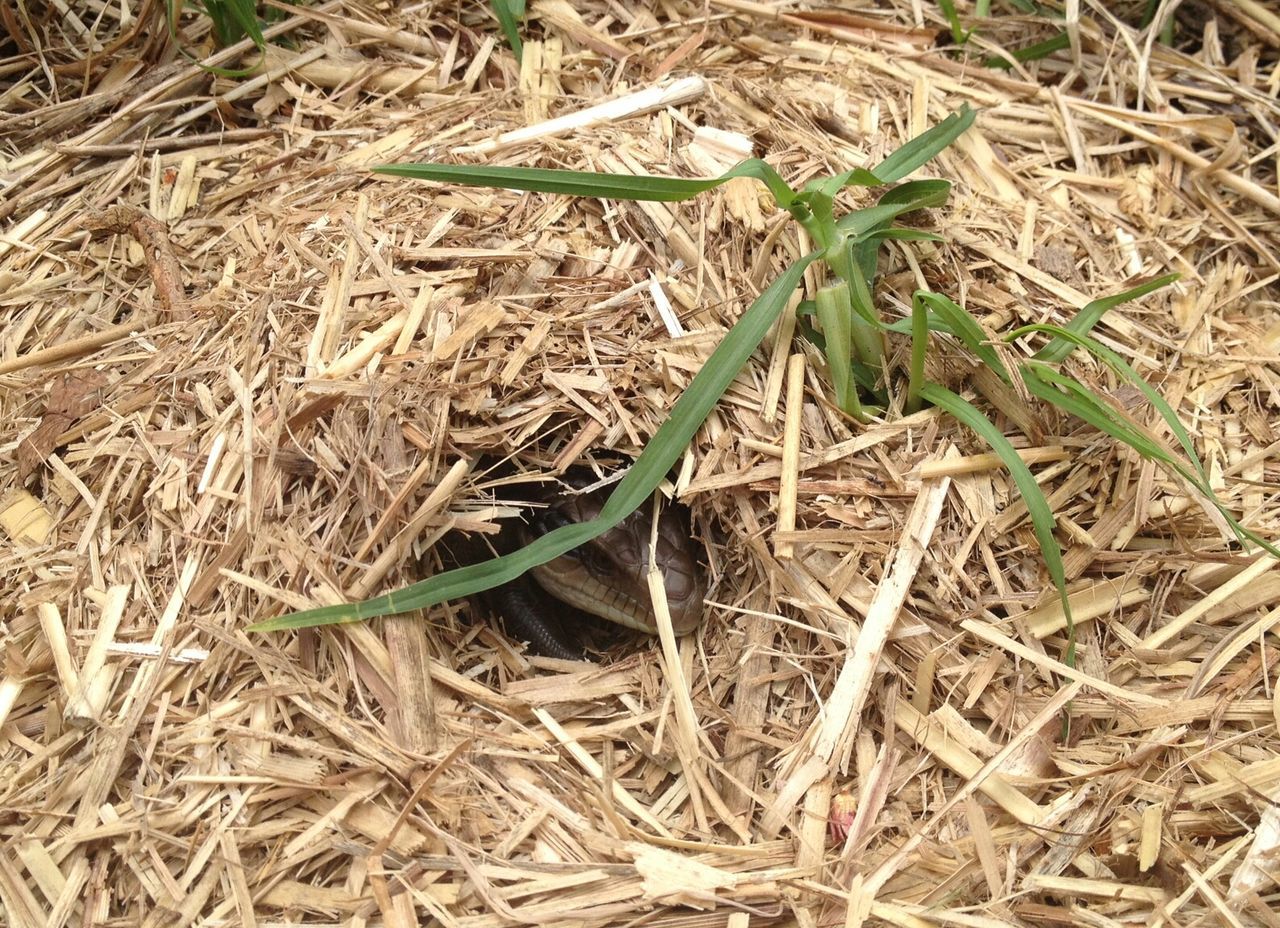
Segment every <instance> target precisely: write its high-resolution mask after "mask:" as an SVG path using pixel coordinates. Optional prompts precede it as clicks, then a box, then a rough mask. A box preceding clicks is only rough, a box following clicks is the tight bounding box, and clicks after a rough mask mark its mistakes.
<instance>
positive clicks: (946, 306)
mask: <svg viewBox="0 0 1280 928" xmlns="http://www.w3.org/2000/svg"><path fill="white" fill-rule="evenodd" d="M917 302H919V303H923V304H924V305H925V306H927V307H928V308H929V309H930V310H932V312H933V314H934V315H935V316H936V317H937V318H938V319H941V320H942V321H943V322H944V323H945V324H946V326H947V328H948V329H950V330H951V332H952V333H953V334H954V335H955V336H956V338H958V339H960V340H961V341H962V342H964V344H965V347H967V348H968V349H969V350H970V351H972V352H973V353H974V354H976V355H977V356H978V359H979V360H981V361H982V363H983V364H985V365H987V367H989V368H991V369H992V370H993V371H995V373H996V374H997V375H999V377H1000V379H1001V380H1003V381H1004V382H1005V383H1012V379H1011V378H1010V377H1009V370H1008V368H1006V367H1005V366H1004V362H1003V361H1001V360H1000V355H998V354H997V353H996V350H995V349H994V348H992V347H991V345H990V339H989V336H988V335H987V333H986V330H984V329H983V328H982V326H980V325H978V320H977V319H974V318H973V316H972V315H970V313H969V312H968V311H967V310H965V309H964V308H962V307H961V306H959V305H958V304H956V303H955V302H954V301H952V300H951V299H949V298H947V297H945V296H943V295H942V294H941V293H934V292H933V291H931V290H917V291H916V292H915V294H914V295H913V296H912V297H911V303H912V305H913V306H914V305H915V304H916V303H917Z"/></svg>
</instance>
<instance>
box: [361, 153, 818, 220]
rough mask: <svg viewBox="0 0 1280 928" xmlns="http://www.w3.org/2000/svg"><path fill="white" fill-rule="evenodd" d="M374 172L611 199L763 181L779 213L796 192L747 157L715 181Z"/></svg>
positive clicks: (507, 170) (508, 170)
mask: <svg viewBox="0 0 1280 928" xmlns="http://www.w3.org/2000/svg"><path fill="white" fill-rule="evenodd" d="M373 170H374V172H375V173H378V174H393V175H396V176H399V177H412V178H414V179H416V180H433V181H439V182H441V183H447V184H462V185H465V186H468V187H505V188H507V189H511V190H528V191H533V192H536V193H563V194H569V195H570V196H579V197H607V198H611V199H615V200H657V201H662V202H673V201H677V200H688V199H692V198H693V197H696V196H697V195H698V194H700V193H703V192H704V191H707V190H711V189H713V188H715V187H719V186H720V185H721V184H726V183H728V182H729V181H730V180H732V179H733V178H735V177H754V178H755V179H756V180H760V181H763V182H764V184H765V186H767V187H768V188H769V192H770V193H771V194H772V195H773V198H774V200H776V201H777V203H778V205H779V206H781V207H782V208H784V209H787V208H789V207H790V206H791V205H792V203H794V201H795V198H796V193H795V191H794V190H792V189H791V187H789V186H788V185H787V183H786V181H784V180H783V179H782V177H781V175H779V174H778V172H777V171H775V170H774V169H773V168H771V167H770V166H769V165H768V164H766V163H765V162H764V161H761V160H760V159H759V158H751V159H749V160H747V161H743V162H742V163H740V164H737V165H735V166H734V167H732V168H730V169H729V170H728V171H726V172H725V173H724V174H721V175H720V176H719V177H711V178H706V177H702V178H685V177H659V176H656V175H651V174H639V175H635V174H597V173H593V172H591V171H566V170H563V169H560V168H515V167H504V166H502V165H483V164H437V163H434V162H422V163H419V164H389V165H383V166H381V167H376V168H374V169H373Z"/></svg>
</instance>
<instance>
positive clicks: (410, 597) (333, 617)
mask: <svg viewBox="0 0 1280 928" xmlns="http://www.w3.org/2000/svg"><path fill="white" fill-rule="evenodd" d="M819 256H820V252H814V253H813V254H810V255H807V256H805V257H804V258H801V259H800V260H799V261H797V262H796V263H795V264H793V265H792V266H791V267H789V268H787V270H786V271H784V272H783V273H782V274H781V275H780V276H779V277H778V278H777V280H775V281H774V282H773V283H772V284H771V285H770V286H769V289H767V290H765V292H764V293H762V294H760V297H759V298H758V299H757V300H756V301H755V302H754V303H752V304H751V306H750V307H749V308H748V309H747V311H746V312H745V313H743V314H742V318H741V319H739V320H738V322H737V323H736V324H735V325H734V326H733V328H732V329H730V330H729V332H728V333H727V334H726V335H725V337H724V339H723V340H722V341H721V342H720V344H719V345H718V346H716V350H715V351H714V352H712V354H711V357H710V358H708V359H707V363H706V364H704V365H703V366H702V370H700V371H698V373H697V374H696V375H695V376H694V378H693V380H692V381H691V382H690V384H689V386H688V388H686V389H685V391H684V392H683V393H682V394H681V395H680V397H679V399H677V400H676V402H675V405H674V406H673V407H672V409H671V415H670V416H668V417H667V421H666V422H664V423H662V425H661V426H660V427H659V428H658V430H657V432H655V433H654V435H653V438H652V439H650V441H649V444H648V445H647V446H646V447H645V449H644V451H643V452H642V453H641V455H640V456H639V457H638V458H636V460H635V463H634V464H632V465H631V468H630V470H628V471H627V475H626V476H625V477H623V478H622V480H620V481H618V484H617V486H615V487H614V490H613V493H612V494H610V496H609V498H608V500H606V501H605V504H604V505H603V506H602V507H601V509H600V514H599V516H597V517H596V518H595V519H592V520H591V521H590V522H581V523H577V524H574V525H566V526H564V527H562V528H558V529H556V530H555V531H553V532H549V533H548V534H546V535H543V536H541V537H540V538H538V539H536V540H535V541H534V542H532V543H531V544H529V545H527V546H526V547H524V548H521V549H520V550H519V551H516V552H514V553H512V554H508V555H505V556H503V557H499V558H494V559H492V560H489V561H485V562H484V563H482V564H473V565H470V566H468V567H461V568H458V569H457V570H450V571H446V572H445V573H442V574H437V575H436V576H434V577H431V578H429V579H427V580H423V581H422V582H421V583H415V584H413V585H412V586H408V587H405V588H404V589H401V590H396V591H394V592H392V593H388V594H386V595H384V596H378V597H374V598H373V599H367V600H365V601H363V602H359V603H343V604H339V605H336V606H324V607H321V608H319V609H308V610H305V611H303V612H295V613H291V614H289V615H283V616H279V617H278V618H274V619H268V620H266V621H265V622H259V623H257V624H256V625H251V626H249V628H248V631H253V632H269V631H280V630H282V629H289V628H309V627H312V626H316V625H333V624H337V623H342V622H356V621H360V620H362V619H371V618H375V617H377V616H383V615H393V614H395V613H399V612H410V611H412V610H414V609H424V608H426V607H428V606H433V605H435V604H437V603H442V602H445V601H446V600H450V599H457V598H459V597H462V596H469V595H471V594H472V593H478V592H480V591H482V590H487V589H492V588H493V587H495V586H499V585H500V584H503V583H506V582H509V581H511V580H514V579H515V578H516V577H519V576H520V575H521V574H523V573H524V572H525V571H527V570H529V569H530V568H531V567H536V566H538V565H539V564H545V563H546V562H547V561H549V560H551V559H552V558H555V557H559V556H560V555H561V554H564V553H565V552H567V551H571V550H573V549H574V548H576V547H578V545H581V544H585V543H586V542H588V541H590V540H591V539H592V538H596V537H598V536H599V535H601V534H603V533H604V532H606V531H608V530H609V529H610V528H612V527H613V526H614V525H617V524H618V523H619V522H621V521H622V520H623V519H625V518H626V517H627V516H628V515H630V514H631V513H632V512H634V511H635V510H636V509H637V508H639V507H640V506H641V505H642V504H643V503H644V501H645V500H647V499H649V497H650V495H651V494H652V493H653V491H654V490H655V489H657V487H658V484H659V483H661V482H662V479H663V478H664V477H665V476H666V475H667V473H668V471H670V470H671V468H672V466H674V464H675V463H676V461H677V460H679V458H680V455H681V454H682V453H683V452H684V449H685V448H686V447H688V445H689V442H690V441H692V440H693V436H694V435H695V434H696V433H697V431H698V428H699V427H700V426H701V425H702V423H703V421H705V420H706V418H707V416H708V415H709V414H710V412H711V410H712V409H713V408H714V407H715V405H716V403H717V402H719V400H720V397H721V396H722V395H723V394H724V391H725V390H727V389H728V387H729V384H730V383H732V382H733V379H734V378H735V377H736V376H737V375H738V372H739V371H740V370H741V369H742V367H743V365H745V364H746V363H747V359H749V358H750V357H751V355H752V353H753V352H754V351H755V350H756V348H757V347H758V346H759V345H760V342H761V341H762V340H763V339H764V336H765V334H766V333H767V332H768V331H769V327H770V326H771V325H772V324H773V322H774V321H775V320H776V319H777V318H778V315H779V313H781V312H782V310H783V309H784V308H785V307H786V305H787V301H788V300H789V299H790V298H791V294H792V292H794V291H795V289H796V287H798V286H799V285H800V281H801V279H802V278H803V276H804V271H805V268H807V267H808V266H809V265H810V264H811V263H812V262H813V261H814V260H815V259H816V258H818V257H819Z"/></svg>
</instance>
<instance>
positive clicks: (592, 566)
mask: <svg viewBox="0 0 1280 928" xmlns="http://www.w3.org/2000/svg"><path fill="white" fill-rule="evenodd" d="M591 479H592V478H591V476H590V475H589V474H584V473H582V472H578V471H573V470H571V471H569V472H568V473H566V474H565V475H564V477H563V478H562V480H563V482H564V484H566V485H567V489H560V490H556V491H552V492H544V493H540V494H538V499H537V501H538V502H540V503H542V504H543V506H542V508H539V509H536V510H534V511H533V514H532V515H531V516H530V518H528V519H527V520H526V521H525V522H524V523H523V524H515V525H512V526H511V527H509V528H507V529H504V531H503V532H502V537H500V538H499V544H498V545H497V547H499V550H500V551H501V550H503V549H506V550H514V549H515V548H517V547H520V546H523V545H525V544H527V543H528V542H529V541H531V540H533V539H534V538H536V537H538V536H539V535H544V534H546V533H547V532H549V531H552V530H554V529H556V528H558V527H560V526H561V525H565V524H568V523H571V522H585V521H587V520H589V519H592V518H594V517H595V516H596V515H597V514H598V513H599V511H600V507H601V506H602V505H604V502H605V500H606V499H607V498H608V494H609V490H608V489H605V490H600V491H595V492H579V491H581V489H582V488H583V487H584V486H586V485H587V484H588V482H589V481H590V480H591ZM652 527H653V517H652V513H651V510H650V507H648V506H642V507H641V508H640V509H638V510H637V511H636V512H634V513H632V514H631V515H630V516H628V517H627V518H626V519H624V520H623V521H622V522H621V523H619V524H618V525H616V526H615V527H613V528H612V529H610V530H609V531H607V532H605V533H604V534H603V535H601V536H600V537H598V538H596V539H595V540H593V541H591V542H588V543H587V544H585V545H582V546H580V547H578V548H575V549H574V550H573V551H570V552H569V553H567V554H564V555H561V556H560V557H558V558H556V559H555V560H552V561H549V562H548V563H546V564H543V565H541V566H540V567H535V568H533V569H532V570H531V571H530V572H529V573H528V574H526V575H525V576H523V577H521V578H519V579H518V580H516V581H513V582H512V583H508V584H505V585H503V586H501V587H498V588H497V589H495V590H491V591H489V593H488V594H487V595H486V596H485V597H483V600H482V601H483V603H484V604H485V605H486V606H488V608H489V611H491V612H496V613H499V614H500V615H501V616H502V618H503V621H504V623H505V625H506V628H507V633H508V634H509V635H511V636H512V637H515V638H519V639H521V640H526V641H528V642H529V643H530V645H531V646H532V648H533V649H534V650H535V651H538V652H540V653H542V654H546V655H548V656H551V657H560V658H565V659H579V658H581V656H582V652H581V648H579V647H576V646H575V645H574V644H572V643H570V639H573V638H576V636H575V635H573V634H572V632H571V631H570V627H569V626H571V625H572V624H573V622H565V621H561V619H562V618H573V617H574V610H580V611H581V612H584V613H587V614H588V615H592V616H596V617H598V618H601V619H604V620H606V621H607V622H611V623H613V624H614V625H618V626H623V627H626V628H630V629H634V630H636V631H641V632H645V633H647V634H651V635H656V634H657V632H658V627H657V620H656V619H655V617H654V614H653V605H652V600H651V598H650V595H649V585H648V580H647V573H648V569H649V548H650V533H651V530H652ZM654 553H655V558H654V559H655V563H656V565H657V567H658V569H659V570H660V571H661V573H662V578H663V587H664V589H665V591H666V599H667V604H668V606H669V609H670V613H671V625H672V628H673V629H674V631H675V633H676V634H677V635H684V634H687V633H689V632H691V631H693V629H694V628H695V627H696V626H697V624H698V622H699V621H700V619H701V618H702V606H703V597H704V595H705V594H706V586H705V583H704V581H703V579H702V574H701V572H700V570H699V568H698V563H697V558H696V556H695V554H694V544H693V539H692V535H691V531H690V527H689V519H688V512H687V510H685V508H684V507H683V506H680V505H678V504H668V505H666V506H664V507H663V509H662V510H661V512H660V514H659V516H658V525H657V543H656V546H655V552H654ZM566 606H568V607H571V608H568V609H566ZM579 621H580V617H579Z"/></svg>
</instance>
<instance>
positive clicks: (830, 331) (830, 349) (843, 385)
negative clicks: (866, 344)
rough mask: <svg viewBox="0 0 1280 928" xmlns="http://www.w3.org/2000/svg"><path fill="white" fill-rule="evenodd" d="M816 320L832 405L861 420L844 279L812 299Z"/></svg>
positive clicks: (819, 292) (862, 415)
mask: <svg viewBox="0 0 1280 928" xmlns="http://www.w3.org/2000/svg"><path fill="white" fill-rule="evenodd" d="M814 304H815V306H816V308H817V313H818V323H819V324H820V325H821V326H822V336H823V338H824V339H825V341H826V355H827V368H828V369H829V370H830V371H831V390H832V392H833V393H834V394H835V398H836V404H837V405H838V406H839V407H840V408H841V409H842V410H844V411H845V412H847V413H848V414H849V415H851V416H854V417H855V418H856V419H858V421H860V422H865V421H866V419H865V413H864V412H863V411H862V403H861V401H859V399H858V385H857V383H856V382H855V381H854V379H853V369H852V366H851V363H850V362H851V361H852V358H853V322H854V313H853V307H852V305H851V304H850V302H849V285H848V284H847V283H845V282H844V281H840V282H839V283H836V284H832V285H831V286H829V287H823V288H822V289H821V290H819V291H818V293H817V296H816V297H815V298H814Z"/></svg>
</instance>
